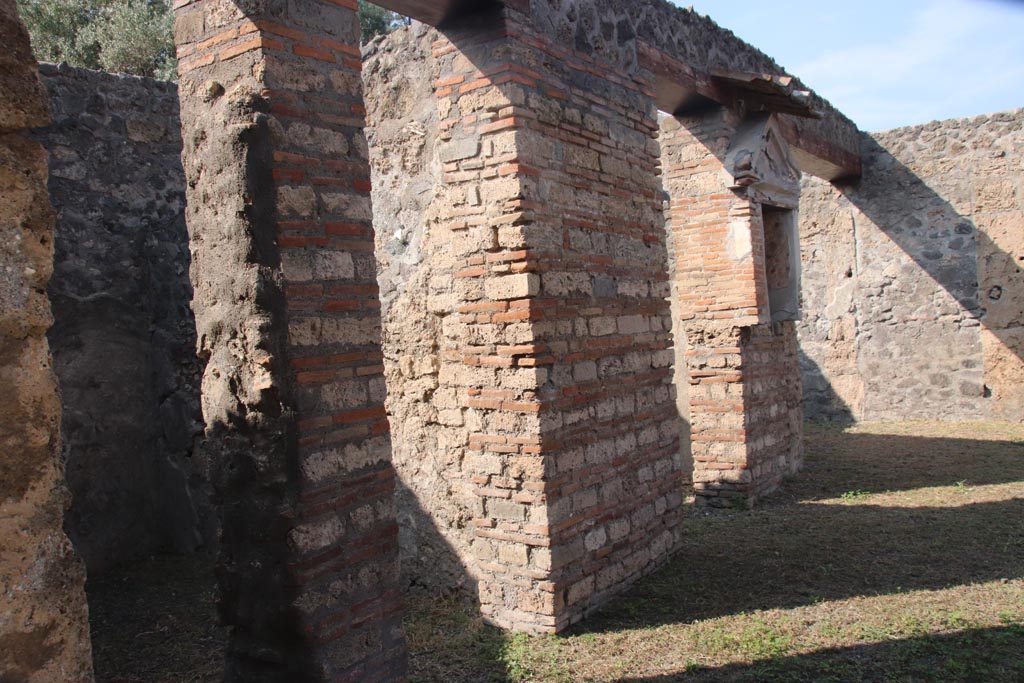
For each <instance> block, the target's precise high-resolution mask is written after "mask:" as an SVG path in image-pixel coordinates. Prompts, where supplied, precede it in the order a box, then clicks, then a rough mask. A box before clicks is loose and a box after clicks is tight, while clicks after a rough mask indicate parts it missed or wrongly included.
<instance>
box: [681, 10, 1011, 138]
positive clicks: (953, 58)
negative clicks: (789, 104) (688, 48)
mask: <svg viewBox="0 0 1024 683" xmlns="http://www.w3.org/2000/svg"><path fill="white" fill-rule="evenodd" d="M676 4H678V5H682V6H684V7H685V6H690V5H692V6H693V8H694V9H695V10H697V11H698V12H700V13H702V14H707V15H709V16H710V17H711V18H712V19H714V20H715V21H716V22H717V23H718V24H720V25H721V26H724V27H726V28H728V29H731V30H732V31H733V32H734V33H736V34H737V35H738V36H739V37H740V38H743V39H744V40H746V41H747V42H749V43H751V44H753V45H755V46H757V47H758V48H760V49H761V50H762V51H764V52H766V53H767V54H769V55H770V56H772V57H773V58H774V59H775V61H777V62H778V63H779V64H781V65H782V66H783V67H784V68H785V69H786V70H787V71H788V72H789V73H791V74H792V75H794V76H797V77H799V78H800V79H801V80H803V81H804V82H805V83H806V84H807V85H808V86H810V87H811V88H814V89H815V90H816V91H817V92H818V93H819V94H820V95H822V96H824V97H825V98H826V99H828V100H829V101H830V102H832V103H833V104H834V105H836V106H837V107H838V108H839V109H840V110H841V111H843V112H844V113H845V114H846V115H847V116H849V117H850V118H851V119H853V120H854V121H855V122H856V123H857V125H858V126H860V127H861V128H862V129H864V130H868V131H878V130H885V129H888V128H895V127H898V126H905V125H912V124H918V123H925V122H927V121H932V120H935V119H939V120H941V119H947V118H954V117H961V116H973V115H975V114H986V113H989V112H995V111H1002V110H1005V109H1014V108H1017V107H1024V0H854V1H853V2H822V1H821V0H819V1H817V2H812V1H809V0H774V1H773V0H762V1H761V2H752V1H751V0H676Z"/></svg>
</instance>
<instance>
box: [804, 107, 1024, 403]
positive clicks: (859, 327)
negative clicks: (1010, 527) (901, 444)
mask: <svg viewBox="0 0 1024 683" xmlns="http://www.w3.org/2000/svg"><path fill="white" fill-rule="evenodd" d="M862 147H863V156H864V175H863V177H862V178H861V179H859V180H858V181H855V182H850V183H840V184H838V185H836V186H830V185H828V184H826V183H823V182H821V181H818V180H815V179H806V180H805V181H804V184H803V191H802V196H801V214H800V216H801V220H800V228H801V241H802V244H803V253H804V286H803V298H804V311H805V312H806V318H805V320H804V321H803V322H802V323H801V324H800V346H801V364H802V368H803V376H804V385H805V394H804V403H805V408H806V411H807V414H808V416H810V417H816V418H829V417H831V418H836V417H839V418H843V419H864V420H900V419H914V418H923V419H945V420H964V419H979V418H988V417H992V418H1000V419H1009V420H1021V419H1024V361H1022V355H1024V280H1022V271H1021V259H1022V258H1024V178H1022V176H1021V174H1020V169H1021V167H1022V166H1024V110H1016V111H1011V112H1004V113H999V114H992V115H988V116H979V117H974V118H969V119H956V120H951V121H943V122H933V123H929V124H925V125H922V126H915V127H911V128H900V129H897V130H893V131H888V132H885V133H878V134H875V135H872V136H865V138H864V140H863V145H862Z"/></svg>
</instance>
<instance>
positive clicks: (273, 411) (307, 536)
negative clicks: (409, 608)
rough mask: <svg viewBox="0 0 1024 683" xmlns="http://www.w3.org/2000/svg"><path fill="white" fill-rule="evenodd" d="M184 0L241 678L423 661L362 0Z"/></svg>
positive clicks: (199, 285) (387, 674) (215, 416)
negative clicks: (372, 160) (385, 337)
mask: <svg viewBox="0 0 1024 683" xmlns="http://www.w3.org/2000/svg"><path fill="white" fill-rule="evenodd" d="M245 7H246V5H244V4H242V3H239V4H237V5H236V4H234V3H232V2H228V1H226V0H204V1H199V2H181V1H179V2H178V3H177V6H176V9H177V23H176V41H177V43H178V54H179V59H180V74H181V85H180V91H181V99H182V128H183V140H184V152H183V162H184V167H185V172H186V176H187V180H188V187H189V190H188V209H187V214H188V225H189V232H190V238H191V243H192V251H193V271H192V278H193V283H194V285H195V292H196V293H195V304H194V305H195V309H196V323H197V328H198V334H199V340H200V342H199V344H200V353H201V354H202V355H203V356H204V357H205V358H206V359H207V363H208V364H207V368H206V372H205V375H204V379H203V410H204V415H205V418H206V422H207V439H206V447H207V448H209V449H210V450H211V457H210V461H211V464H212V470H213V471H212V479H213V484H214V487H215V491H216V495H217V498H218V500H217V502H218V504H219V508H220V511H221V524H222V554H221V558H220V562H219V578H220V587H221V612H222V615H223V618H224V619H225V621H226V622H227V623H228V624H230V625H231V627H232V629H231V645H230V652H229V657H228V680H232V681H246V682H248V681H307V680H309V681H328V680H329V681H360V682H364V681H395V680H399V679H401V678H402V676H403V670H404V645H403V637H402V633H401V627H400V620H399V616H400V615H399V595H398V591H397V554H396V532H397V527H396V524H395V513H394V503H393V489H394V472H393V470H392V467H391V463H390V442H389V435H388V424H387V420H386V418H385V414H384V408H383V400H384V395H385V388H384V380H383V377H382V372H383V367H382V356H381V353H380V314H379V303H378V297H377V286H376V282H375V262H374V258H373V229H372V225H371V212H370V201H369V194H368V193H369V180H368V178H369V170H368V162H367V158H366V143H365V139H364V137H363V131H362V128H363V106H362V93H361V81H360V67H361V58H360V52H359V48H358V44H359V27H358V22H357V19H356V3H355V0H351V1H350V0H333V1H331V0H310V1H309V2H302V3H286V2H283V1H281V2H276V1H272V2H268V3H262V4H260V9H259V10H258V11H257V10H246V9H245Z"/></svg>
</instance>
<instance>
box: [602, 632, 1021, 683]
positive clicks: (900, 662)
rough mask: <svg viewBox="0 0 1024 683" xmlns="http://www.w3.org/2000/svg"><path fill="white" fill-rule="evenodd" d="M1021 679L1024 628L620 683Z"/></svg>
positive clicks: (996, 682)
mask: <svg viewBox="0 0 1024 683" xmlns="http://www.w3.org/2000/svg"><path fill="white" fill-rule="evenodd" d="M684 681H685V682H686V683H705V682H706V683H711V682H712V681H713V682H714V683H719V682H721V683H811V682H813V683H854V682H857V683H876V682H877V683H883V682H884V683H891V682H894V681H900V682H908V683H909V682H911V681H913V682H915V683H960V682H962V683H976V682H978V683H980V682H982V681H984V682H985V683H1019V682H1020V681H1024V627H1022V626H1019V625H1013V626H1007V627H1005V628H987V629H975V630H968V631H963V632H960V633H951V634H942V635H933V636H921V637H917V638H908V639H905V640H894V641H887V642H883V643H876V644H870V645H856V646H853V647H846V648H835V649H829V650H822V651H820V652H814V653H811V654H806V655H797V656H791V657H777V658H773V659H769V660H764V661H761V662H756V663H754V664H742V665H739V664H737V665H727V666H721V667H691V668H690V669H688V670H687V671H685V672H680V673H677V674H669V675H665V676H656V677H652V678H624V679H621V680H620V681H619V683H674V682H678V683H682V682H684Z"/></svg>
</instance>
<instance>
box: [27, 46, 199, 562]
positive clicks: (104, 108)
mask: <svg viewBox="0 0 1024 683" xmlns="http://www.w3.org/2000/svg"><path fill="white" fill-rule="evenodd" d="M42 74H43V81H44V83H45V85H46V87H47V89H48V90H49V93H50V103H51V109H52V111H53V123H52V125H50V126H49V127H47V128H44V129H41V130H37V131H36V133H35V137H36V139H37V140H39V141H40V142H41V143H42V144H43V146H44V147H46V149H47V150H48V152H49V154H50V167H51V174H50V184H49V187H50V194H51V197H52V201H53V203H54V206H55V208H56V210H57V224H56V229H55V258H54V275H53V279H52V280H51V281H50V285H49V295H50V299H51V301H52V305H53V311H54V319H55V322H54V326H53V328H52V329H51V330H50V332H49V339H50V344H51V348H52V349H53V355H54V364H55V368H56V372H57V376H58V379H59V382H60V388H61V395H62V405H63V410H64V421H63V434H64V453H65V459H66V466H67V480H68V485H69V487H70V489H71V492H72V495H73V503H72V506H71V509H70V510H69V511H68V515H67V519H66V522H65V526H66V528H67V530H68V533H69V535H70V536H71V538H72V540H73V542H74V543H75V545H76V547H77V549H78V551H79V553H80V554H81V555H82V557H83V558H84V559H85V561H86V564H87V566H88V567H89V568H90V570H97V569H102V568H104V567H106V566H109V565H110V564H112V563H114V562H117V561H120V560H123V559H125V558H127V557H130V556H131V555H134V554H138V553H145V552H151V551H155V550H158V549H165V548H170V549H174V550H178V551H188V550H192V549H194V548H195V547H197V546H198V545H199V544H200V543H201V542H202V536H203V534H202V531H201V530H202V529H203V528H204V526H206V525H208V522H207V520H208V519H209V515H208V514H207V512H206V510H207V505H206V503H205V500H206V496H205V494H204V489H203V481H204V479H205V477H204V476H202V472H203V469H204V468H203V467H201V466H199V465H198V464H197V463H196V462H194V460H193V458H192V452H193V442H194V439H195V436H196V435H197V434H198V433H199V432H200V431H201V424H200V420H201V414H200V411H199V372H200V368H199V363H198V361H197V359H196V354H195V322H194V320H193V317H192V312H191V310H190V309H189V302H190V301H191V299H192V288H191V286H190V284H189V280H188V268H189V251H188V235H187V232H186V229H185V219H184V213H183V212H184V202H185V198H184V192H185V179H184V174H183V172H182V168H181V161H180V158H179V157H180V154H181V136H180V131H179V119H178V93H177V88H176V87H175V86H174V85H173V84H171V83H162V82H158V81H153V80H148V79H141V78H135V77H131V76H120V75H114V74H106V73H101V72H95V71H88V70H85V69H74V68H70V67H67V66H61V67H59V68H58V67H56V66H53V65H43V66H42Z"/></svg>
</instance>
